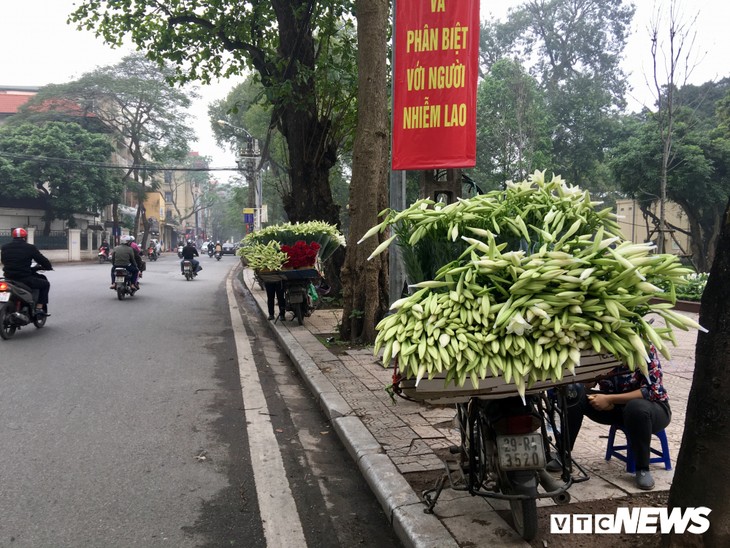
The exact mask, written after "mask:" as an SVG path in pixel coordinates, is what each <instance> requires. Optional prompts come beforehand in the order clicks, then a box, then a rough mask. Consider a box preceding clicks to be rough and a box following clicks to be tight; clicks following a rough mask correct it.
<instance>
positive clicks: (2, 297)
mask: <svg viewBox="0 0 730 548" xmlns="http://www.w3.org/2000/svg"><path fill="white" fill-rule="evenodd" d="M9 300H10V293H8V292H7V291H3V292H2V293H0V303H6V302H8V301H9Z"/></svg>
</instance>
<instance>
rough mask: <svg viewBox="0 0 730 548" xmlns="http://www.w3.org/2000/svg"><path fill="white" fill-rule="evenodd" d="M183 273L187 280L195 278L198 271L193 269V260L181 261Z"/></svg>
mask: <svg viewBox="0 0 730 548" xmlns="http://www.w3.org/2000/svg"><path fill="white" fill-rule="evenodd" d="M183 274H184V275H185V279H186V280H187V281H190V280H192V279H193V278H195V277H196V276H197V275H198V273H197V272H194V271H193V262H192V261H187V260H186V261H183Z"/></svg>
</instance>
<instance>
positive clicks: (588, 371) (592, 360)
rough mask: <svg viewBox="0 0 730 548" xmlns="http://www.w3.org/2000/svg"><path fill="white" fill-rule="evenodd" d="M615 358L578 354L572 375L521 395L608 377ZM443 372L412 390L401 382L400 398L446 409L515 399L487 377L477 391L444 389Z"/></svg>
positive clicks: (512, 390)
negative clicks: (471, 402)
mask: <svg viewBox="0 0 730 548" xmlns="http://www.w3.org/2000/svg"><path fill="white" fill-rule="evenodd" d="M621 365H622V364H621V362H619V361H618V360H617V359H616V358H614V357H613V356H612V355H610V354H596V353H595V352H593V351H590V352H588V351H583V352H582V353H581V360H580V365H578V366H577V367H576V368H575V375H571V374H570V372H568V371H565V372H564V375H563V378H562V380H560V381H538V382H536V383H535V384H533V385H532V387H531V388H529V389H528V390H526V391H525V394H535V393H538V392H542V391H544V390H547V389H549V388H552V387H554V386H560V385H564V384H571V383H574V382H591V381H593V380H595V379H596V377H599V376H600V375H603V374H605V373H608V372H609V371H610V370H611V369H613V368H614V367H619V366H621ZM445 378H446V372H442V373H437V374H436V376H434V378H433V379H431V380H429V379H428V378H427V377H424V378H422V379H421V382H419V383H418V386H416V379H415V377H414V378H412V379H405V378H404V379H401V381H400V383H399V386H400V388H401V391H402V394H403V395H404V396H405V397H407V398H409V399H412V400H415V401H419V402H426V403H430V404H433V405H446V404H452V403H466V402H468V401H469V399H470V398H474V397H478V398H480V399H497V398H507V397H511V396H517V395H518V393H517V387H516V386H515V385H514V384H513V383H510V384H507V383H505V382H504V379H503V378H502V377H493V376H491V374H490V375H489V376H487V377H486V378H485V379H480V380H479V387H478V388H476V389H475V388H474V387H473V386H472V384H471V381H470V380H469V379H467V381H466V382H465V383H464V386H456V385H454V384H453V383H449V385H448V386H445V385H444V380H445Z"/></svg>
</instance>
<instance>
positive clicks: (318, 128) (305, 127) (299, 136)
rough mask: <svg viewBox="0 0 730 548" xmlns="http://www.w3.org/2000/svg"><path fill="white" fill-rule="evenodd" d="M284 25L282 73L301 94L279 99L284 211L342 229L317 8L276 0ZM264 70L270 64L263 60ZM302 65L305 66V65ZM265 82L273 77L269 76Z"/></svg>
mask: <svg viewBox="0 0 730 548" xmlns="http://www.w3.org/2000/svg"><path fill="white" fill-rule="evenodd" d="M272 6H273V8H274V11H275V12H276V18H277V21H278V23H279V36H280V48H281V54H282V59H285V60H286V68H285V69H284V70H283V72H282V73H281V74H279V75H277V78H278V80H279V81H280V82H288V83H289V84H290V85H292V86H293V88H294V89H293V94H294V96H296V97H297V98H298V100H297V101H296V102H295V103H292V102H291V101H288V102H285V103H279V104H277V105H275V106H276V108H277V109H278V110H279V112H280V115H279V117H278V119H277V124H278V128H279V130H280V131H281V133H282V135H283V136H284V139H286V144H287V148H288V157H289V163H290V166H289V168H290V169H289V176H290V178H291V193H290V194H288V195H285V196H283V197H282V201H283V206H284V211H285V212H286V214H287V217H288V218H289V221H291V222H293V223H299V222H306V221H325V222H327V223H329V224H331V225H333V226H336V227H337V228H338V229H341V226H342V224H341V222H340V208H339V206H337V204H335V202H334V200H333V198H332V189H331V188H330V181H329V173H330V170H331V169H332V166H334V165H335V163H336V162H337V152H338V147H337V143H336V142H334V141H333V139H332V133H331V131H330V129H331V127H330V126H331V120H329V119H327V118H319V114H318V109H317V103H316V97H317V93H316V87H315V86H316V83H315V79H314V69H315V59H316V55H315V44H314V38H313V36H312V33H311V30H310V21H309V18H310V17H311V11H310V10H311V6H309V2H308V1H303V0H294V1H292V0H273V1H272ZM254 65H256V66H257V68H258V69H259V72H260V73H262V74H268V73H269V72H270V68H269V67H268V66H266V65H264V64H257V63H256V61H255V60H254ZM299 67H301V70H300V68H299ZM263 80H264V85H267V84H269V85H270V84H271V81H270V80H269V79H268V78H266V77H264V78H263ZM342 261H343V259H342V253H341V252H340V253H339V254H337V253H336V254H335V256H333V258H332V260H331V261H328V266H329V268H328V270H327V272H326V274H327V280H328V282H329V284H330V286H331V287H332V288H333V290H334V291H335V292H339V288H340V285H341V284H340V268H341V266H342Z"/></svg>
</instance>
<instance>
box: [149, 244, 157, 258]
mask: <svg viewBox="0 0 730 548" xmlns="http://www.w3.org/2000/svg"><path fill="white" fill-rule="evenodd" d="M147 257H149V259H150V261H156V260H157V251H156V250H155V246H153V245H151V246H149V247H148V248H147Z"/></svg>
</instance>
